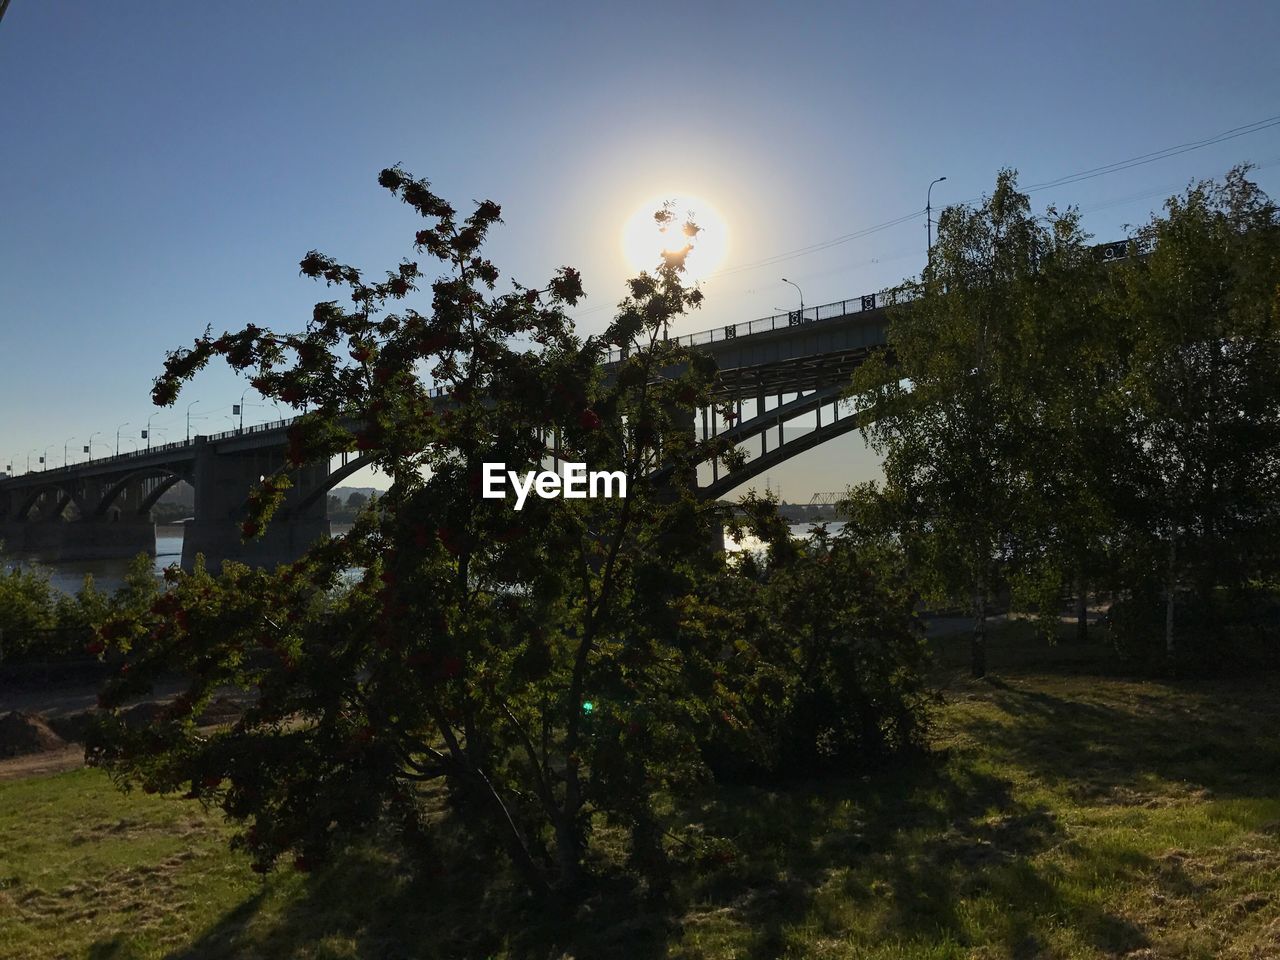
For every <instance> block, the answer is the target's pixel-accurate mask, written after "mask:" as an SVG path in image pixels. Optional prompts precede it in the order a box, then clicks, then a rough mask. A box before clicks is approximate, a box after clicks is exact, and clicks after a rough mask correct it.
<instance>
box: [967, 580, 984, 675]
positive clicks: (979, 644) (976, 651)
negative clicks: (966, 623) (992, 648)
mask: <svg viewBox="0 0 1280 960" xmlns="http://www.w3.org/2000/svg"><path fill="white" fill-rule="evenodd" d="M969 653H970V656H971V668H970V669H971V670H972V673H973V676H974V677H976V678H981V677H985V676H986V675H987V598H986V595H985V594H984V593H983V591H981V590H978V591H976V592H975V593H974V595H973V636H972V638H971V639H970V641H969Z"/></svg>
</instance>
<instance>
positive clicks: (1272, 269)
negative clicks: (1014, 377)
mask: <svg viewBox="0 0 1280 960" xmlns="http://www.w3.org/2000/svg"><path fill="white" fill-rule="evenodd" d="M1247 175H1248V168H1247V167H1240V168H1237V169H1235V170H1233V171H1231V173H1230V174H1229V175H1228V176H1227V177H1226V179H1225V180H1224V181H1223V182H1221V183H1215V182H1210V181H1203V182H1200V183H1197V184H1194V185H1192V186H1191V187H1190V188H1188V190H1187V191H1186V192H1185V193H1184V194H1183V195H1182V196H1179V197H1174V198H1171V199H1170V200H1169V201H1168V202H1167V203H1166V204H1165V213H1164V215H1163V216H1156V217H1153V218H1152V220H1151V222H1150V223H1149V224H1147V225H1146V226H1145V227H1143V228H1142V229H1141V230H1140V231H1139V232H1138V235H1137V236H1138V239H1139V241H1140V242H1141V243H1142V244H1143V245H1144V246H1145V247H1146V248H1148V249H1149V250H1150V253H1149V255H1147V256H1145V257H1143V258H1141V259H1134V260H1133V261H1132V262H1131V263H1129V264H1128V265H1126V266H1125V267H1124V268H1123V269H1121V270H1118V271H1117V272H1116V274H1115V278H1114V279H1115V283H1114V286H1113V288H1112V290H1111V295H1110V299H1109V306H1110V309H1111V312H1112V314H1113V316H1114V317H1115V321H1114V322H1116V323H1117V324H1120V325H1122V326H1123V327H1124V328H1125V329H1126V330H1127V331H1129V334H1128V339H1129V346H1128V349H1129V351H1130V358H1129V363H1128V369H1127V372H1126V376H1125V377H1124V379H1123V381H1122V386H1123V397H1124V399H1125V405H1124V409H1123V416H1124V419H1125V422H1126V424H1127V426H1128V430H1129V443H1130V449H1131V451H1132V453H1133V458H1132V462H1133V468H1132V469H1130V470H1127V471H1126V472H1125V477H1126V478H1127V482H1126V484H1125V487H1124V490H1123V493H1124V495H1125V496H1126V498H1127V501H1126V505H1127V509H1126V511H1125V514H1124V516H1125V519H1126V520H1127V524H1126V527H1125V534H1126V541H1125V543H1126V550H1125V556H1126V565H1127V571H1126V576H1127V580H1128V585H1129V589H1130V590H1131V591H1132V592H1134V593H1135V594H1138V595H1142V596H1150V595H1151V593H1152V586H1153V584H1156V583H1158V584H1160V585H1161V586H1162V592H1163V605H1164V616H1163V624H1162V627H1163V630H1162V633H1163V637H1164V655H1165V657H1166V658H1167V659H1169V660H1170V661H1174V660H1177V659H1181V658H1182V657H1183V655H1184V654H1189V653H1190V652H1191V651H1180V650H1179V649H1178V645H1177V641H1176V639H1175V638H1176V631H1175V625H1176V619H1177V607H1178V600H1177V598H1178V594H1179V591H1180V590H1181V589H1182V588H1183V587H1186V588H1188V590H1189V592H1190V594H1191V596H1192V597H1194V599H1195V609H1196V616H1195V617H1194V623H1193V624H1192V626H1194V628H1195V629H1196V631H1198V632H1199V633H1201V634H1203V635H1206V638H1207V639H1213V640H1219V641H1220V640H1222V639H1223V637H1222V630H1221V624H1222V617H1221V616H1220V615H1219V610H1218V607H1219V603H1218V600H1217V592H1218V589H1219V588H1220V587H1225V588H1227V589H1228V590H1229V591H1230V592H1232V593H1233V594H1236V595H1239V594H1240V592H1241V591H1243V590H1245V588H1246V587H1247V585H1248V584H1249V583H1250V582H1257V581H1267V580H1271V579H1273V578H1274V577H1275V575H1276V572H1277V563H1276V560H1277V554H1276V550H1275V547H1274V544H1275V542H1276V536H1277V533H1280V378H1277V376H1276V370H1277V365H1278V362H1280V341H1278V340H1277V332H1278V330H1280V300H1278V297H1280V214H1278V213H1277V208H1276V206H1275V204H1274V203H1273V202H1272V201H1271V200H1270V199H1269V198H1268V197H1267V196H1266V194H1265V193H1263V192H1262V191H1261V190H1260V189H1259V188H1258V187H1257V185H1256V184H1254V183H1253V182H1251V181H1250V180H1249V179H1248V176H1247ZM1210 651H1212V655H1213V657H1214V659H1218V658H1220V656H1221V655H1222V654H1223V653H1224V651H1223V650H1222V649H1221V648H1220V646H1219V645H1213V646H1210V647H1209V648H1207V649H1205V650H1203V651H1201V654H1200V655H1201V657H1203V655H1204V654H1206V653H1209V652H1210Z"/></svg>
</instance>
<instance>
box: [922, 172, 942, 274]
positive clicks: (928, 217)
mask: <svg viewBox="0 0 1280 960" xmlns="http://www.w3.org/2000/svg"><path fill="white" fill-rule="evenodd" d="M945 179H947V178H946V177H939V178H938V179H937V180H935V181H933V183H931V184H929V190H928V192H926V193H925V196H924V221H925V223H924V229H925V233H926V236H927V237H928V241H927V243H928V245H927V246H926V247H925V248H924V250H925V263H926V265H927V264H930V263H933V184H934V183H941V182H942V181H943V180H945Z"/></svg>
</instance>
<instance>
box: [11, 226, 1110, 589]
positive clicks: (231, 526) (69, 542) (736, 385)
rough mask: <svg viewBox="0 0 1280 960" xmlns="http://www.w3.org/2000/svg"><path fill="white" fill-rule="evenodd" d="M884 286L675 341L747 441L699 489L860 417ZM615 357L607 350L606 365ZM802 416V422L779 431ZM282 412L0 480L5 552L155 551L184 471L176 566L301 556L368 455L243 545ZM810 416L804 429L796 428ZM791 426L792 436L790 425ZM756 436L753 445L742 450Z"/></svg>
mask: <svg viewBox="0 0 1280 960" xmlns="http://www.w3.org/2000/svg"><path fill="white" fill-rule="evenodd" d="M1095 249H1096V250H1097V251H1098V255H1099V256H1100V258H1101V259H1104V260H1113V259H1121V258H1123V257H1125V256H1126V255H1127V254H1128V252H1129V249H1130V248H1129V246H1128V245H1127V243H1125V242H1122V243H1119V244H1105V245H1102V246H1100V247H1097V248H1095ZM888 305H889V304H888V303H887V302H886V295H885V294H882V293H873V294H867V295H865V296H860V297H856V298H853V299H850V300H838V301H835V302H833V303H826V304H822V305H821V306H817V307H809V308H807V309H805V310H803V311H799V310H797V311H792V312H789V313H779V314H774V315H772V316H768V317H763V318H761V319H758V320H752V321H749V322H743V323H733V324H726V325H723V326H719V327H715V328H713V329H710V330H704V331H702V332H700V333H695V334H689V335H686V336H682V337H678V338H676V340H677V342H679V343H682V344H685V345H687V346H690V347H692V348H693V349H696V350H699V351H702V352H705V353H708V354H710V355H711V356H712V357H713V358H714V359H715V361H716V364H717V366H718V368H719V378H718V383H717V387H716V391H715V395H714V398H713V402H714V403H715V405H716V406H717V407H723V406H725V405H728V406H730V407H731V408H732V410H733V415H732V417H731V418H724V417H722V416H721V415H720V414H719V413H718V411H717V410H716V409H715V408H714V407H711V408H706V407H704V408H702V409H700V410H696V411H693V414H692V422H691V423H690V427H691V428H692V429H693V430H695V431H697V432H698V433H699V435H700V436H702V437H722V438H725V439H727V440H730V441H731V442H733V443H734V444H739V445H743V444H745V445H748V452H749V454H750V455H749V457H748V459H747V461H746V463H745V464H744V465H743V466H742V467H741V468H740V469H736V470H724V469H722V466H721V464H720V463H719V462H718V461H714V460H713V461H711V462H710V463H709V464H707V465H705V467H704V469H703V470H702V471H701V474H702V475H703V476H705V477H706V482H702V477H700V481H699V483H700V487H699V490H700V493H701V495H702V496H704V497H706V498H709V499H715V498H719V497H722V496H724V495H725V494H726V493H728V492H729V491H730V490H733V489H734V488H735V487H738V486H740V485H741V484H743V483H746V482H747V481H749V480H751V479H752V478H754V477H756V476H759V475H760V474H762V473H764V472H765V471H767V470H770V469H772V468H774V467H776V466H777V465H778V464H781V463H783V462H784V461H786V460H789V459H791V458H792V457H795V456H797V455H799V454H801V453H804V452H805V451H806V450H811V449H813V448H814V447H816V446H818V445H819V444H822V443H826V442H827V441H829V440H832V439H834V438H836V437H839V436H842V435H844V434H846V433H849V432H850V431H852V430H855V429H857V428H858V427H860V426H861V425H862V420H861V418H859V417H858V416H856V415H852V414H849V413H847V412H844V411H842V410H841V408H840V402H839V401H840V394H841V391H842V390H843V389H844V388H845V387H846V386H847V384H848V383H849V377H850V375H851V374H852V372H853V370H854V369H855V368H856V367H858V366H859V365H860V364H861V363H862V362H863V361H864V360H866V358H867V357H868V356H869V355H870V354H871V353H872V352H873V351H875V350H877V349H879V348H881V347H883V346H884V345H885V343H886V340H887V332H888V331H887V326H888V324H887V319H886V315H885V307H886V306H888ZM621 359H622V354H621V352H620V351H619V350H618V349H616V348H615V349H614V350H613V351H611V352H610V353H609V354H608V355H607V356H606V358H605V366H606V369H607V368H608V367H610V366H614V365H616V364H617V363H618V362H619V361H620V360H621ZM801 418H804V421H805V424H806V428H802V429H792V430H788V431H787V433H784V427H786V425H787V424H789V423H792V422H793V421H796V420H799V419H801ZM291 422H292V421H290V420H281V421H277V422H274V423H267V424H260V425H258V426H254V427H248V428H246V429H243V430H230V431H226V432H224V433H218V434H214V435H212V436H198V437H196V438H195V439H194V440H192V441H191V442H190V443H188V442H176V443H167V444H164V445H162V446H156V447H152V448H150V449H148V450H138V451H134V452H131V453H127V454H123V455H120V456H114V457H105V458H100V459H97V460H90V461H88V462H85V463H79V464H74V465H70V466H63V467H60V468H57V469H53V470H41V471H38V472H31V473H25V474H22V475H19V476H16V477H9V478H5V479H2V480H0V541H4V543H5V544H6V545H7V548H8V549H10V550H13V551H17V552H22V553H34V554H37V555H40V556H43V557H45V558H46V559H50V560H72V559H77V560H78V559H99V558H110V557H130V556H134V555H135V554H137V553H139V552H147V553H150V554H152V555H154V553H155V526H154V524H153V523H152V522H151V516H150V511H151V508H152V507H153V506H154V505H155V504H156V502H157V501H158V500H159V498H160V497H161V496H162V495H163V493H164V492H165V491H166V490H168V489H169V488H170V487H172V486H173V485H174V484H175V483H178V482H179V481H181V480H185V481H187V482H188V483H190V484H191V485H192V486H193V487H194V488H195V511H194V516H193V518H192V519H191V520H189V521H188V522H187V524H186V531H185V534H184V537H183V546H182V562H183V566H186V567H189V566H190V564H191V563H192V562H193V561H194V559H195V556H196V554H197V553H203V554H204V555H205V557H206V558H207V559H208V560H209V565H210V567H211V568H216V567H217V566H219V565H220V564H221V562H222V561H223V560H228V559H235V560H240V561H243V562H246V563H251V564H256V565H263V566H270V565H274V564H275V563H279V562H285V561H290V560H293V559H296V558H297V557H298V556H300V555H301V554H302V553H303V551H305V550H306V548H307V547H308V546H309V545H310V544H311V543H313V542H315V541H316V540H317V539H319V538H321V537H324V536H327V535H328V533H329V521H328V516H327V512H328V496H327V494H328V491H329V490H330V489H332V488H333V487H334V486H335V485H337V484H338V483H340V482H341V481H342V480H343V479H345V478H346V477H348V476H350V475H351V474H352V473H354V472H355V471H356V470H359V469H360V468H361V467H364V466H366V465H367V464H368V463H369V462H370V459H371V458H370V457H369V456H368V455H359V456H356V455H350V456H346V457H343V458H342V459H341V462H340V463H339V465H338V466H337V468H336V469H335V468H334V466H333V464H331V463H313V464H308V465H306V466H304V467H301V468H298V469H297V470H295V471H293V472H292V473H291V474H290V476H291V479H292V481H293V486H292V487H291V488H290V489H289V491H288V492H287V494H286V496H285V502H284V504H283V505H282V507H281V509H280V510H279V511H278V512H277V514H276V516H275V518H274V519H273V520H272V522H271V523H270V524H269V526H268V528H267V530H266V531H265V532H264V534H263V535H262V536H261V537H260V538H259V539H256V540H251V541H249V542H242V538H241V523H242V522H243V520H244V516H245V507H246V504H247V502H248V498H249V493H250V490H251V489H252V487H253V485H254V484H255V483H257V482H258V481H259V480H260V479H261V478H262V477H263V476H265V475H267V474H269V473H272V472H274V471H275V470H277V469H280V468H281V467H283V466H284V465H285V453H286V449H287V446H288V441H287V436H286V433H287V430H288V427H289V424H290V423H291ZM810 422H812V426H811V427H808V426H807V425H808V424H809V423H810ZM788 433H789V435H790V436H789V437H788V435H787V434H788ZM757 444H758V447H759V451H758V452H755V451H753V450H751V447H754V446H755V445H757Z"/></svg>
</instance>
